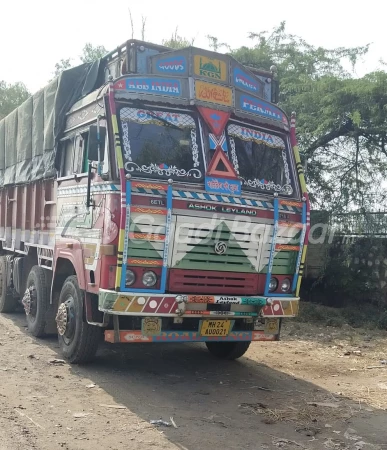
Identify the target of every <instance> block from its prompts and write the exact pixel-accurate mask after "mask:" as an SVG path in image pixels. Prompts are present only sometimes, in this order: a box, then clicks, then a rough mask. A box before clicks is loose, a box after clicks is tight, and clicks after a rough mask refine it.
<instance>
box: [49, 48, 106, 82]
mask: <svg viewBox="0 0 387 450" xmlns="http://www.w3.org/2000/svg"><path fill="white" fill-rule="evenodd" d="M107 53H108V51H107V50H106V48H105V47H104V46H103V45H96V46H94V45H93V44H91V43H90V42H88V43H86V44H85V46H84V47H83V49H82V54H81V55H80V56H79V59H80V61H81V62H82V63H91V62H94V61H96V60H98V59H99V58H102V57H103V56H105V55H106V54H107ZM71 67H73V58H66V59H61V60H60V61H59V62H57V63H56V64H55V70H54V78H55V77H57V76H59V75H60V74H61V73H62V72H63V71H64V70H66V69H70V68H71Z"/></svg>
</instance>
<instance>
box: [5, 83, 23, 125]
mask: <svg viewBox="0 0 387 450" xmlns="http://www.w3.org/2000/svg"><path fill="white" fill-rule="evenodd" d="M29 96H30V93H29V92H28V90H27V88H26V86H25V85H24V84H23V83H20V82H16V83H13V84H12V83H6V82H5V81H0V120H1V119H3V118H4V117H5V116H7V115H8V114H9V113H10V112H12V111H13V110H14V109H15V108H17V107H18V106H19V105H21V104H22V103H23V102H24V101H25V100H27V98H28V97H29Z"/></svg>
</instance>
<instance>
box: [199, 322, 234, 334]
mask: <svg viewBox="0 0 387 450" xmlns="http://www.w3.org/2000/svg"><path fill="white" fill-rule="evenodd" d="M230 328H231V320H203V322H202V326H201V329H200V334H201V336H206V337H215V336H228V334H229V332H230Z"/></svg>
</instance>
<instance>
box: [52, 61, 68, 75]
mask: <svg viewBox="0 0 387 450" xmlns="http://www.w3.org/2000/svg"><path fill="white" fill-rule="evenodd" d="M70 67H71V58H67V59H61V60H60V61H59V62H57V63H56V64H55V71H54V77H57V76H58V75H59V74H60V73H61V72H63V71H64V70H66V69H70Z"/></svg>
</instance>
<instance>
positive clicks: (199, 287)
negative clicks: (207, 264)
mask: <svg viewBox="0 0 387 450" xmlns="http://www.w3.org/2000/svg"><path fill="white" fill-rule="evenodd" d="M259 278H260V277H259V275H258V274H251V273H240V272H209V271H205V270H181V269H171V270H170V273H169V285H168V290H169V291H170V292H177V293H184V294H185V293H186V294H215V295H255V294H257V293H258V281H259Z"/></svg>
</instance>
